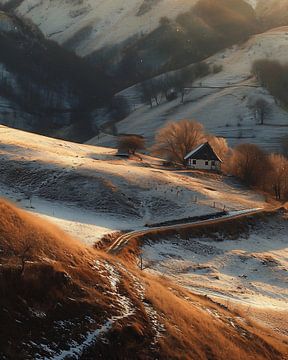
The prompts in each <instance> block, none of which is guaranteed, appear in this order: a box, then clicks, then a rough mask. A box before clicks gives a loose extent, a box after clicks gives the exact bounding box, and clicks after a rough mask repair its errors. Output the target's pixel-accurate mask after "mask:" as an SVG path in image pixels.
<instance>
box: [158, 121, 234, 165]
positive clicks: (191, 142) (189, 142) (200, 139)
mask: <svg viewBox="0 0 288 360" xmlns="http://www.w3.org/2000/svg"><path fill="white" fill-rule="evenodd" d="M205 141H209V143H210V145H211V146H212V147H213V149H214V150H215V151H216V153H217V154H218V155H219V156H220V157H222V158H224V156H225V155H226V153H227V152H228V145H227V142H226V140H225V139H223V138H217V137H215V136H213V135H210V134H206V133H205V131H204V128H203V125H202V124H200V123H198V122H197V121H194V120H181V121H178V122H169V123H168V124H167V125H165V126H164V127H163V128H161V129H160V130H159V131H158V133H157V134H156V137H155V145H154V146H153V148H152V152H153V153H154V154H155V155H160V156H163V157H164V158H165V159H166V160H168V161H173V162H176V163H179V164H182V165H185V159H184V158H185V156H186V155H187V154H188V153H189V152H190V151H192V150H193V149H194V148H195V147H196V146H198V145H200V144H202V143H204V142H205Z"/></svg>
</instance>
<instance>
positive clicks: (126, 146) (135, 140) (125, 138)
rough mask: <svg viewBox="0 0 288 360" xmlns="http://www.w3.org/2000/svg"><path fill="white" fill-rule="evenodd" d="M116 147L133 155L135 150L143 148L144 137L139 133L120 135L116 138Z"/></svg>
mask: <svg viewBox="0 0 288 360" xmlns="http://www.w3.org/2000/svg"><path fill="white" fill-rule="evenodd" d="M118 149H119V150H120V151H124V152H127V153H128V154H131V155H134V154H135V153H136V151H139V150H143V149H145V139H144V138H143V137H142V136H139V135H122V136H120V137H119V138H118Z"/></svg>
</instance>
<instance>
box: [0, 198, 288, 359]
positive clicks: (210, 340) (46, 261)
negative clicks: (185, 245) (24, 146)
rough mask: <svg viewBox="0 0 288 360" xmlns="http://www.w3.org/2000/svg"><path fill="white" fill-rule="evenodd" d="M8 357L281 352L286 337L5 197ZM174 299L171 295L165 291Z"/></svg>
mask: <svg viewBox="0 0 288 360" xmlns="http://www.w3.org/2000/svg"><path fill="white" fill-rule="evenodd" d="M0 209H1V213H0V247H1V253H0V262H1V266H0V289H1V297H0V305H1V306H0V314H1V323H0V335H1V336H0V356H1V358H2V359H7V360H10V359H11V360H12V359H13V360H17V359H23V358H27V359H28V358H34V359H40V358H45V359H51V360H52V359H54V360H55V359H68V358H77V359H92V358H93V359H95V358H107V357H108V358H110V359H114V358H115V359H116V358H117V359H127V358H132V357H133V358H135V354H137V355H136V358H138V359H144V358H145V359H154V358H155V357H158V358H160V359H165V358H166V359H167V358H174V359H175V358H176V359H177V358H181V357H182V354H183V353H185V354H186V355H187V356H189V358H191V359H195V360H196V359H197V360H198V359H203V360H204V359H207V358H211V357H212V358H217V359H219V360H220V359H227V357H229V359H231V360H234V359H235V360H236V359H239V358H246V359H249V358H251V359H252V358H253V359H256V360H258V359H259V360H260V359H261V360H263V359H272V358H273V359H274V360H278V359H279V360H281V359H283V358H284V356H285V354H287V346H285V343H284V338H281V337H279V336H278V337H276V336H275V334H274V333H273V332H272V331H268V330H264V329H262V328H260V327H259V326H256V325H254V324H253V325H250V324H249V323H248V322H247V321H246V320H245V318H244V317H241V316H239V315H236V313H233V312H230V311H229V310H227V309H225V308H224V307H221V306H220V305H217V304H215V303H214V302H212V301H210V300H208V299H207V298H205V297H202V296H198V295H194V294H192V293H190V292H187V291H185V290H182V289H181V288H179V287H177V286H175V285H173V283H169V282H167V281H166V280H161V279H160V278H157V277H154V276H150V275H149V274H145V275H144V274H143V273H141V272H140V271H139V270H138V269H136V268H135V267H134V266H133V265H131V264H129V263H127V262H125V260H120V259H115V258H111V257H109V256H107V255H106V254H105V253H102V252H97V251H95V250H93V248H88V247H86V246H84V245H82V244H80V243H78V242H77V241H75V240H74V239H72V238H69V237H68V236H67V235H65V234H63V233H62V232H61V231H59V230H58V229H56V228H55V227H54V226H52V225H51V224H49V223H47V222H44V221H42V222H39V219H37V220H36V219H35V218H33V217H32V216H31V215H28V214H27V213H25V212H23V211H20V210H18V209H16V208H15V207H14V206H12V205H10V204H9V203H6V202H4V201H3V200H0ZM167 299H169V301H167Z"/></svg>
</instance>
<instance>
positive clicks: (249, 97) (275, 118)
mask: <svg viewBox="0 0 288 360" xmlns="http://www.w3.org/2000/svg"><path fill="white" fill-rule="evenodd" d="M287 51H288V27H282V28H278V29H273V30H270V31H267V32H265V33H263V34H259V35H255V36H252V37H251V38H250V39H249V40H248V41H247V42H245V43H244V44H239V45H234V46H232V47H230V48H228V49H226V50H224V51H220V52H219V53H217V54H216V55H214V56H212V57H211V58H209V59H207V60H206V62H207V63H208V64H210V65H211V66H213V65H215V64H216V65H221V66H223V70H222V71H221V72H219V73H217V74H211V75H208V76H207V77H205V78H203V79H201V80H199V81H196V82H195V83H194V84H193V85H198V86H203V87H204V88H202V89H201V88H200V89H193V90H191V91H190V92H189V93H188V94H187V95H186V97H185V103H184V104H181V103H180V99H176V100H174V101H171V102H166V101H165V100H163V101H162V103H161V104H160V106H154V107H153V109H150V106H148V105H143V103H142V101H141V94H140V92H139V87H138V86H137V85H136V86H133V87H131V88H129V89H127V90H124V91H123V92H121V95H122V96H124V97H126V98H127V100H128V101H129V102H130V104H131V108H134V107H135V108H136V111H134V112H132V113H131V114H130V115H129V116H128V117H127V118H126V119H124V120H122V121H121V122H120V123H118V124H117V129H118V131H119V132H120V133H136V134H139V135H143V136H145V137H146V138H147V140H148V145H150V144H152V143H153V140H154V137H155V133H156V132H157V130H158V129H159V128H161V127H162V126H163V125H164V124H165V123H166V122H167V121H177V120H181V119H196V120H197V121H199V122H201V123H202V124H203V125H204V126H205V128H206V129H207V131H209V132H211V133H213V134H216V135H218V136H223V137H225V138H226V139H227V140H228V142H229V144H230V145H232V146H234V145H236V144H239V143H245V142H251V143H255V144H258V145H260V146H263V147H264V148H265V149H267V150H269V151H279V146H280V141H279V139H281V137H283V136H284V135H285V134H286V135H287V134H288V115H287V111H286V110H285V109H283V108H281V107H279V105H277V104H276V102H275V100H274V98H273V97H272V96H271V95H269V93H268V92H267V91H266V90H265V89H264V88H261V87H259V88H254V87H249V85H251V86H255V85H257V83H256V82H255V80H254V79H253V78H252V77H251V69H252V64H253V62H254V61H256V60H259V59H262V58H264V59H269V60H278V61H280V62H284V63H285V62H287ZM188 85H190V84H187V86H188ZM191 85H192V84H191ZM205 86H212V87H213V86H216V87H217V86H218V87H219V86H229V88H224V89H209V88H205ZM231 86H235V87H234V88H233V87H232V88H231ZM259 97H260V98H265V99H266V101H267V102H268V103H269V104H270V107H271V113H270V114H269V116H267V119H265V124H264V125H259V121H258V120H257V119H255V113H254V112H253V110H252V109H251V107H250V105H251V104H252V103H253V101H255V99H257V98H259ZM109 141H111V139H107V138H106V137H105V135H104V136H100V139H98V138H95V139H94V140H91V141H90V143H94V144H99V145H109Z"/></svg>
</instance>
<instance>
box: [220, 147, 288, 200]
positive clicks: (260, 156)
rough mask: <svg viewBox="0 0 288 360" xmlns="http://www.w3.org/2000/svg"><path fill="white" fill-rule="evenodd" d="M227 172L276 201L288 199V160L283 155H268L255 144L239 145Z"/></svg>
mask: <svg viewBox="0 0 288 360" xmlns="http://www.w3.org/2000/svg"><path fill="white" fill-rule="evenodd" d="M226 171H228V172H230V173H231V174H233V175H235V176H237V177H238V178H239V179H240V180H241V181H243V182H244V183H245V184H246V185H248V186H254V187H256V188H258V189H261V190H264V191H267V192H268V193H271V194H272V195H274V196H275V199H276V200H284V201H287V199H288V159H287V158H286V157H285V156H283V155H278V154H270V155H268V154H266V153H265V152H264V151H263V150H261V149H260V148H259V147H258V146H257V145H253V144H242V145H238V146H236V148H235V149H234V150H233V152H232V155H231V156H230V158H229V160H228V164H227V169H226Z"/></svg>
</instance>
